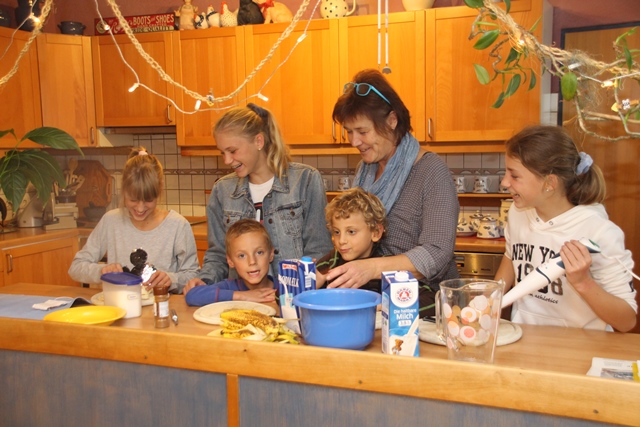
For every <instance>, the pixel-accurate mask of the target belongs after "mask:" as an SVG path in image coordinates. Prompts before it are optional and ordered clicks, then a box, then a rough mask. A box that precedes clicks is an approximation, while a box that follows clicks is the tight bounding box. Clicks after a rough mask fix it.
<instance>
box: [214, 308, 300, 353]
mask: <svg viewBox="0 0 640 427" xmlns="http://www.w3.org/2000/svg"><path fill="white" fill-rule="evenodd" d="M220 319H221V320H222V331H221V332H220V335H221V336H222V337H225V338H240V339H246V340H252V341H269V342H280V343H290V344H298V336H297V335H296V334H295V333H294V332H293V331H291V330H290V329H288V328H287V327H286V326H285V325H284V324H282V322H284V320H282V322H279V321H278V319H275V318H273V317H271V316H267V315H266V314H263V313H260V312H259V311H256V310H247V309H232V310H227V311H223V312H222V313H220Z"/></svg>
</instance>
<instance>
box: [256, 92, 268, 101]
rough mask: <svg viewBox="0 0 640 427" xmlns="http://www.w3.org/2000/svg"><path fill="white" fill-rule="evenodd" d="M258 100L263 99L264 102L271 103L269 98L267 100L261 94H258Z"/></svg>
mask: <svg viewBox="0 0 640 427" xmlns="http://www.w3.org/2000/svg"><path fill="white" fill-rule="evenodd" d="M256 96H257V97H258V98H260V99H262V100H263V101H264V102H269V98H267V97H266V96H264V95H263V94H261V93H260V92H258V94H257V95H256Z"/></svg>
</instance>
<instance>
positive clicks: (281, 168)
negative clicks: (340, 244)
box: [185, 104, 333, 293]
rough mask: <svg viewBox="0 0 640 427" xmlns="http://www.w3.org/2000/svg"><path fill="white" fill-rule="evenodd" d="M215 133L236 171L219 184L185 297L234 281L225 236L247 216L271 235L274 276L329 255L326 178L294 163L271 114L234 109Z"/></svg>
mask: <svg viewBox="0 0 640 427" xmlns="http://www.w3.org/2000/svg"><path fill="white" fill-rule="evenodd" d="M213 134H214V137H215V140H216V145H217V147H218V149H219V150H220V152H221V153H222V160H223V161H224V163H225V165H227V166H229V167H231V168H232V170H233V172H232V173H231V174H229V175H226V176H224V177H222V178H221V179H219V180H218V181H217V182H216V183H215V184H214V186H213V190H212V192H211V196H210V197H209V202H208V204H207V219H208V239H209V248H208V249H207V252H206V253H205V256H204V262H203V266H202V270H201V272H200V274H199V278H196V279H193V280H191V281H190V282H189V283H188V284H187V285H186V287H185V293H186V292H188V291H189V290H190V289H191V288H193V287H194V286H199V285H204V284H212V283H217V282H220V281H222V280H224V279H227V278H229V277H230V275H229V266H228V264H227V255H226V250H225V243H224V238H225V234H226V232H227V230H228V229H229V227H231V225H232V224H233V223H235V222H236V221H239V220H241V219H244V218H251V219H255V220H257V221H260V222H262V223H263V224H264V226H265V227H266V229H267V231H268V233H269V237H270V238H271V241H272V243H273V248H274V254H275V256H274V258H273V261H272V262H271V273H270V274H271V275H272V276H273V277H276V275H277V273H278V263H279V262H280V261H282V260H286V259H299V258H302V257H303V256H310V257H312V258H317V259H319V258H320V257H322V256H323V255H324V254H325V253H327V252H329V250H330V249H331V248H332V247H333V246H332V244H331V238H330V236H329V231H328V230H327V227H326V225H325V219H324V207H325V206H326V204H327V196H326V193H325V190H324V185H323V183H322V176H321V175H320V172H318V171H317V170H316V169H314V168H312V167H311V166H307V165H303V164H300V163H293V162H292V161H291V158H290V156H289V152H288V148H287V146H286V145H285V143H284V140H283V138H282V135H281V134H280V130H279V128H278V126H277V124H276V122H275V119H274V118H273V116H272V115H271V113H270V112H269V111H268V110H266V109H265V108H262V107H259V106H257V105H255V104H248V105H247V106H246V107H238V108H234V109H231V110H229V111H228V112H227V113H225V114H224V115H223V116H222V117H221V118H220V120H218V122H217V123H216V124H215V126H214V128H213ZM232 276H233V277H235V276H234V275H233V274H232Z"/></svg>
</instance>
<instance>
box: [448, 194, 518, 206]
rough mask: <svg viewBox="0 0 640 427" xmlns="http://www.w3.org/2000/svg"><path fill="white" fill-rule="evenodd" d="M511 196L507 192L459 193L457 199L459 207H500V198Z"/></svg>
mask: <svg viewBox="0 0 640 427" xmlns="http://www.w3.org/2000/svg"><path fill="white" fill-rule="evenodd" d="M509 198H511V194H509V193H487V194H480V193H460V194H458V201H459V202H460V206H461V207H465V206H478V207H500V204H501V202H502V200H505V199H509Z"/></svg>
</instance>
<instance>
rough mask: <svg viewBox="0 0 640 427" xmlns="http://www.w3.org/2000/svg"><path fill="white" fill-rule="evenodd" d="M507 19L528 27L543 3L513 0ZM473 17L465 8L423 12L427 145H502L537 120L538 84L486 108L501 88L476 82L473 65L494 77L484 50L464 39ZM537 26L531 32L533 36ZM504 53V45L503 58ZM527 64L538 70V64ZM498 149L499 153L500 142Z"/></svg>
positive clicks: (539, 14)
mask: <svg viewBox="0 0 640 427" xmlns="http://www.w3.org/2000/svg"><path fill="white" fill-rule="evenodd" d="M510 15H511V17H512V18H513V19H514V20H515V21H516V22H518V23H519V24H520V25H522V26H523V27H524V28H531V27H532V26H533V24H534V23H535V22H536V20H538V19H539V18H540V17H541V16H542V1H541V0H520V1H513V2H512V7H511V12H510ZM477 16H478V13H477V11H476V10H475V9H470V8H468V7H450V8H436V9H429V10H427V12H426V28H427V35H426V40H427V43H426V45H427V46H426V52H427V55H426V57H427V65H428V66H427V92H426V100H427V117H428V119H427V121H428V125H427V127H428V128H429V129H428V134H429V135H428V137H427V141H430V142H434V144H433V145H434V147H435V146H437V145H438V143H441V142H450V141H456V142H458V141H459V142H475V141H500V143H502V141H504V140H505V139H508V138H509V137H510V136H512V135H513V134H514V133H515V132H517V131H518V130H520V129H521V128H522V127H524V126H526V125H529V124H536V123H539V121H540V83H538V84H537V85H536V87H535V88H534V89H532V90H530V91H527V87H521V88H520V89H519V90H518V91H517V92H516V93H515V94H514V95H513V96H512V97H510V98H508V99H507V100H506V101H505V102H504V104H503V105H502V107H501V108H498V109H494V108H490V107H491V105H493V103H494V102H495V100H496V99H497V97H498V94H499V93H500V92H501V90H502V86H501V84H500V82H499V81H493V82H491V83H490V84H488V85H485V86H483V85H481V84H480V83H479V82H478V80H477V78H476V75H475V71H474V68H473V64H474V63H477V64H481V65H483V66H484V67H485V68H486V69H487V70H489V72H490V75H493V73H492V71H491V69H492V68H491V62H492V60H491V58H489V55H488V54H489V49H485V50H476V49H474V48H473V44H474V41H470V40H468V37H469V34H470V33H471V28H472V24H473V22H474V20H475V19H476V18H477ZM541 27H542V25H539V26H538V29H537V31H536V33H535V34H536V35H538V36H539V34H540V32H541ZM508 49H509V46H504V52H502V54H503V58H506V56H507V54H508ZM532 62H533V64H532V66H533V67H538V69H539V67H540V66H539V64H537V63H536V62H534V61H532ZM538 80H539V79H538ZM460 148H461V151H468V150H467V147H460ZM499 148H500V149H503V147H502V145H501V144H500V147H499ZM484 151H486V150H484Z"/></svg>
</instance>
